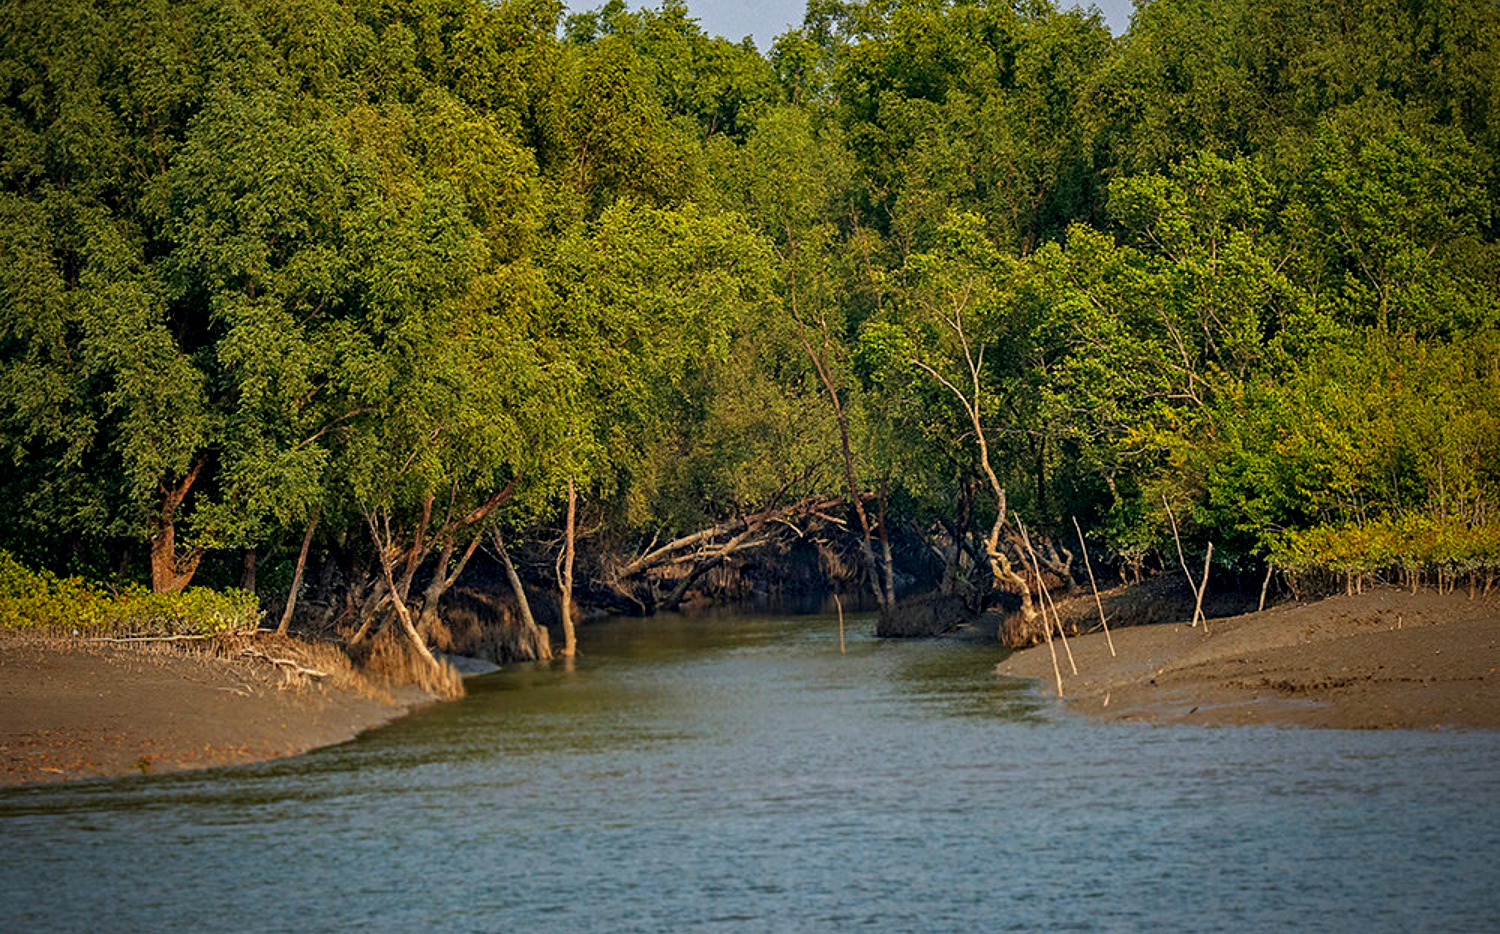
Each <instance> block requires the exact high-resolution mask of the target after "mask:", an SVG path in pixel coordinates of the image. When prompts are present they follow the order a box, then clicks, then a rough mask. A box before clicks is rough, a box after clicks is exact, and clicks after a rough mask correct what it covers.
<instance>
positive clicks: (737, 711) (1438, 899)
mask: <svg viewBox="0 0 1500 934" xmlns="http://www.w3.org/2000/svg"><path fill="white" fill-rule="evenodd" d="M871 628H872V626H871V623H870V621H869V620H868V619H864V618H853V619H851V620H850V631H849V641H848V650H847V653H841V652H840V650H839V638H838V629H837V623H836V621H835V620H834V618H832V617H829V616H822V615H803V616H792V615H723V616H715V617H706V618H697V619H686V618H667V619H656V620H649V621H640V620H620V621H614V622H609V623H604V624H600V625H598V626H595V627H591V628H588V629H586V630H585V631H584V633H583V640H584V641H583V646H584V649H585V650H586V652H587V655H586V656H585V657H584V658H582V659H580V660H578V662H577V663H576V664H575V665H573V666H572V667H571V668H566V667H564V666H562V665H560V664H554V665H552V666H550V667H546V668H536V667H529V666H519V667H515V668H511V669H508V670H506V671H503V672H501V673H499V674H496V675H490V676H486V677H484V678H481V679H475V680H472V681H471V682H470V684H469V687H470V696H469V697H468V698H467V699H465V700H464V701H462V702H459V703H456V704H451V705H444V706H439V707H434V708H431V709H428V710H424V711H421V712H419V713H417V714H414V715H413V716H411V717H408V718H406V719H404V720H401V721H399V722H397V723H394V724H392V725H390V726H388V727H386V728H383V729H381V730H378V731H375V732H373V733H370V734H368V735H366V736H363V737H361V738H360V739H358V740H356V741H355V742H352V743H349V744H346V745H343V746H339V747H335V748H330V749H324V750H320V751H318V752H315V753H312V754H310V755H307V756H303V757H300V758H297V759H293V760H287V761H282V762H275V763H267V764H262V765H258V766H250V767H243V768H235V769H226V770H217V771H211V772H201V773H190V774H184V775H173V776H162V777H140V778H129V779H120V780H114V781H101V782H90V783H83V784H78V785H72V786H62V787H42V788H26V789H12V790H8V791H3V792H0V931H17V932H20V931H47V932H49V934H55V932H73V931H77V932H96V931H105V932H128V931H142V932H146V931H150V932H179V931H180V932H202V931H256V932H258V931H266V932H271V931H297V932H313V931H366V932H372V931H373V932H418V931H476V932H479V931H484V932H489V931H494V932H510V931H566V932H601V934H603V932H662V931H684V932H687V931H692V932H699V931H734V932H762V931H778V932H780V931H785V932H816V931H845V930H852V929H856V928H859V929H865V930H871V931H882V932H884V931H890V932H923V934H931V932H948V931H952V932H981V931H983V932H994V931H1028V932H1031V931H1108V932H1126V931H1153V932H1154V931H1160V930H1192V931H1198V932H1207V931H1252V930H1297V931H1361V932H1366V934H1368V932H1383V931H1390V932H1414V931H1457V930H1472V931H1482V930H1495V929H1500V863H1497V860H1496V856H1497V854H1500V733H1482V732H1481V733H1416V732H1337V731H1325V732H1313V731H1300V730H1283V729H1274V728H1236V729H1198V728H1155V727H1147V726H1132V725H1124V726H1121V725H1098V724H1092V723H1088V722H1085V721H1081V720H1078V719H1075V718H1073V717H1071V716H1068V715H1065V714H1063V713H1062V712H1060V711H1059V710H1057V709H1056V708H1055V707H1053V706H1052V705H1051V704H1049V703H1047V702H1045V701H1043V700H1042V699H1041V698H1040V697H1038V696H1037V695H1036V694H1035V692H1034V691H1033V689H1032V687H1031V686H1030V685H1029V684H1026V683H1022V682H1017V681H1012V680H1008V679H1005V678H1002V677H1000V676H998V675H996V674H995V673H994V665H995V663H996V662H997V661H998V660H999V659H1000V658H1001V657H1002V655H1003V650H1001V649H998V648H996V647H993V646H988V645H976V644H973V643H964V642H958V641H951V642H948V641H945V642H912V643H897V642H881V641H877V640H875V639H874V638H872V637H871V636H870V635H869V632H870V630H871Z"/></svg>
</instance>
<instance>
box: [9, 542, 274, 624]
mask: <svg viewBox="0 0 1500 934" xmlns="http://www.w3.org/2000/svg"><path fill="white" fill-rule="evenodd" d="M259 622H260V608H259V607H258V605H257V604H256V600H255V597H254V596H253V595H251V594H248V593H245V592H243V591H239V590H227V591H222V592H221V591H216V590H210V589H208V588H205V587H194V588H191V589H189V590H186V591H184V592H182V593H176V594H158V593H152V592H151V591H150V590H148V589H147V588H145V587H142V586H140V585H139V584H130V585H127V586H126V587H124V588H123V589H121V590H119V591H118V592H112V591H110V590H108V589H106V588H104V587H102V586H100V585H99V584H95V583H91V582H89V581H85V580H83V579H82V578H78V577H59V576H57V575H55V574H53V573H51V572H50V571H45V570H33V569H31V568H28V567H26V566H25V565H23V564H22V563H21V562H19V561H17V560H16V559H15V557H14V556H12V555H11V554H10V553H8V552H4V551H0V628H5V629H17V630H26V631H33V632H46V633H51V634H54V635H70V634H73V633H75V632H76V633H78V634H80V635H94V636H99V635H112V636H176V635H212V634H215V633H221V632H237V631H241V630H246V629H253V628H255V626H256V625H257V624H258V623H259Z"/></svg>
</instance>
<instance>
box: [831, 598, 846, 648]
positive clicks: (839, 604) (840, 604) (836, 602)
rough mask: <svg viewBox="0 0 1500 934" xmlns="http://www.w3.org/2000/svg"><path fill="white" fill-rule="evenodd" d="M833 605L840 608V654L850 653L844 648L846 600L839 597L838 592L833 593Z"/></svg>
mask: <svg viewBox="0 0 1500 934" xmlns="http://www.w3.org/2000/svg"><path fill="white" fill-rule="evenodd" d="M833 605H834V606H836V607H838V608H839V654H840V655H847V654H849V653H848V652H846V651H845V650H844V601H842V600H840V599H839V595H838V594H834V595H833Z"/></svg>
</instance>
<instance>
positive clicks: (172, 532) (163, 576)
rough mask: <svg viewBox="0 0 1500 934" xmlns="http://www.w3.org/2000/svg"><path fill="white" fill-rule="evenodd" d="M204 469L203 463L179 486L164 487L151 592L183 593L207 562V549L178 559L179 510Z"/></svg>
mask: <svg viewBox="0 0 1500 934" xmlns="http://www.w3.org/2000/svg"><path fill="white" fill-rule="evenodd" d="M202 469H203V462H202V461H199V462H198V463H196V464H194V465H193V468H192V469H191V470H189V471H188V473H187V476H186V477H184V478H183V479H182V482H181V483H179V484H178V485H177V486H175V487H169V486H167V485H166V484H165V483H163V484H161V488H160V489H161V509H160V511H159V512H158V513H157V515H156V520H155V526H156V528H155V530H154V531H153V533H152V535H151V589H152V590H153V591H155V592H156V593H180V592H181V591H182V590H183V588H185V587H187V585H188V584H189V583H190V582H191V581H192V579H193V574H194V573H196V572H197V570H198V562H199V561H201V560H202V559H203V549H202V548H195V549H193V550H192V551H191V552H190V553H189V554H188V555H186V556H185V557H184V558H183V559H181V560H179V559H178V557H177V521H176V516H177V507H179V506H181V505H182V501H183V500H184V499H186V498H187V495H188V491H189V490H191V489H192V488H193V481H195V480H197V479H198V472H199V471H201V470H202Z"/></svg>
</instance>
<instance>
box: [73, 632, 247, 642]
mask: <svg viewBox="0 0 1500 934" xmlns="http://www.w3.org/2000/svg"><path fill="white" fill-rule="evenodd" d="M221 635H226V634H225V633H213V634H212V635H202V636H88V637H85V638H84V639H82V640H80V641H82V642H189V641H193V642H196V641H199V640H202V639H212V638H214V637H215V636H221Z"/></svg>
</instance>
